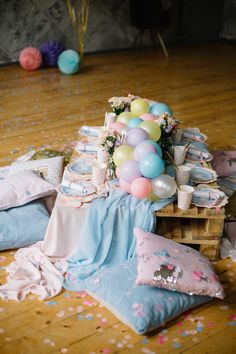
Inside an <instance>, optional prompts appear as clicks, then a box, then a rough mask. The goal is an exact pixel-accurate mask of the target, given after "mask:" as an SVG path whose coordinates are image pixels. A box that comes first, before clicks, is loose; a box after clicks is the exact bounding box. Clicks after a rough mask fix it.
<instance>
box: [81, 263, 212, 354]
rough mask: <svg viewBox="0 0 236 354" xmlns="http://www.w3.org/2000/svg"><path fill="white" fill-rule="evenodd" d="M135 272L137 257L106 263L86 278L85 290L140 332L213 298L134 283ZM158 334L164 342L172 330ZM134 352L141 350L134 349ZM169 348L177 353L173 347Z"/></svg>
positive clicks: (127, 324) (151, 329)
mask: <svg viewBox="0 0 236 354" xmlns="http://www.w3.org/2000/svg"><path fill="white" fill-rule="evenodd" d="M145 259H146V257H145V258H144V260H145ZM136 276H137V259H136V258H131V259H129V260H128V261H125V262H124V263H122V264H119V265H115V266H113V267H109V269H107V268H105V267H103V269H102V270H101V271H98V272H96V273H95V274H94V275H92V276H91V277H89V278H87V279H86V280H85V283H86V288H85V290H86V292H87V293H88V294H89V295H91V296H93V297H94V299H95V300H96V301H99V302H100V303H101V304H102V305H103V306H105V307H106V308H108V310H110V311H111V312H112V313H113V314H114V316H116V317H117V318H118V319H119V320H120V321H122V322H124V323H125V325H126V326H129V327H131V328H132V329H133V330H134V331H135V332H136V333H138V334H145V333H147V332H149V331H153V330H154V329H157V328H159V327H161V326H162V327H163V324H165V323H166V322H168V321H170V320H172V319H173V318H176V317H178V316H179V315H180V314H181V313H183V312H186V311H188V310H190V309H191V308H193V307H196V306H199V305H200V304H203V303H206V302H209V301H210V300H211V298H210V297H206V296H194V295H188V294H184V293H182V292H177V291H175V292H174V291H169V290H165V289H159V288H157V287H151V286H135V279H136ZM194 317H195V316H194ZM194 317H192V318H194ZM183 332H184V331H183ZM185 332H187V331H185ZM181 333H182V330H181ZM159 335H160V336H159V337H158V338H159V340H158V341H159V343H161V344H163V343H164V339H165V341H166V340H167V339H168V336H167V335H169V333H168V334H167V335H166V334H165V335H164V334H163V335H161V332H160V333H159ZM140 338H141V337H140ZM148 338H149V337H148ZM169 338H170V336H169ZM161 339H163V341H161ZM141 340H142V339H141ZM146 342H148V339H147V340H146ZM169 342H170V340H169ZM169 342H168V343H169ZM168 343H167V345H168ZM167 345H166V346H165V347H167ZM143 347H144V345H143ZM159 347H160V346H159V345H158V348H159ZM162 348H163V351H162V350H161V349H162ZM162 348H160V350H159V351H158V352H159V353H161V352H162V353H163V352H164V351H165V348H164V346H162ZM103 352H105V351H103ZM134 352H136V353H137V352H138V351H137V350H133V353H134ZM142 352H143V353H151V350H150V349H149V348H147V347H146V348H143V350H142ZM155 352H157V351H155ZM170 352H172V353H174V350H170ZM152 353H153V351H152Z"/></svg>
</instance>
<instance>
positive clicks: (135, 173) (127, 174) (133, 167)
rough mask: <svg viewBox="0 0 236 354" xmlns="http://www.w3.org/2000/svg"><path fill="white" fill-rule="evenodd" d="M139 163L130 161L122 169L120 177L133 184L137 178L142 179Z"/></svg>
mask: <svg viewBox="0 0 236 354" xmlns="http://www.w3.org/2000/svg"><path fill="white" fill-rule="evenodd" d="M141 176H142V174H141V172H140V170H139V163H138V162H137V161H134V160H128V161H126V162H124V163H123V165H122V166H121V169H120V177H121V179H123V180H124V181H126V182H129V183H131V182H133V181H134V180H135V179H136V178H138V177H141Z"/></svg>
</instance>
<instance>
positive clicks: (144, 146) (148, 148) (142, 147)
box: [134, 140, 157, 161]
mask: <svg viewBox="0 0 236 354" xmlns="http://www.w3.org/2000/svg"><path fill="white" fill-rule="evenodd" d="M151 152H152V153H154V154H156V153H157V150H156V148H155V146H154V145H153V144H151V143H150V140H144V141H142V142H141V143H140V144H138V145H137V146H136V148H135V149H134V159H135V160H136V161H141V160H142V159H143V158H144V157H145V156H146V155H148V154H150V153H151Z"/></svg>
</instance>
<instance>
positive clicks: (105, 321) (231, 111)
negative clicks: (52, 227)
mask: <svg viewBox="0 0 236 354" xmlns="http://www.w3.org/2000/svg"><path fill="white" fill-rule="evenodd" d="M235 63H236V47H235V46H233V45H230V44H227V43H216V44H212V43H210V44H205V45H195V46H185V47H183V46H176V47H175V48H172V50H171V49H170V58H169V59H166V58H165V57H164V55H163V53H162V52H161V50H160V51H157V52H153V51H152V50H142V51H141V53H140V56H139V57H138V58H137V59H135V58H134V53H133V52H128V51H127V52H119V53H111V54H99V55H94V56H87V57H85V64H84V67H83V68H82V69H81V71H80V73H79V74H78V75H74V76H65V75H62V74H61V73H60V72H59V71H58V70H57V69H56V68H55V69H41V70H39V71H36V72H26V71H24V70H22V69H21V68H20V67H19V66H17V65H16V66H10V67H1V68H0V165H1V166H4V165H7V164H9V163H10V162H12V161H13V160H14V159H16V158H17V157H18V156H20V155H22V154H23V153H25V152H27V151H29V150H31V149H34V148H39V147H50V148H57V149H58V148H61V149H70V148H71V147H73V143H74V142H75V141H76V138H77V131H78V128H79V127H80V126H81V125H83V124H90V125H91V124H92V125H96V124H101V123H102V122H103V119H104V113H105V111H108V110H109V106H108V105H107V100H108V98H109V97H111V96H122V95H127V94H128V93H133V94H137V95H140V96H142V97H147V98H150V99H153V100H157V101H160V102H166V103H169V104H170V106H171V107H172V109H173V111H174V113H175V116H176V117H177V118H179V119H180V120H181V121H182V122H183V124H182V126H185V127H188V126H192V127H194V126H197V127H199V128H201V130H202V131H203V132H204V133H205V134H207V135H208V137H209V146H210V149H211V150H216V149H232V150H236V113H235V112H236V65H235ZM13 257H14V252H1V253H0V266H1V268H0V280H1V282H2V283H4V281H5V276H6V273H5V271H4V266H5V265H7V264H9V262H10V261H11V260H12V259H13ZM215 266H216V269H217V271H218V273H219V275H220V278H221V280H222V282H223V283H224V286H225V290H226V293H227V297H226V299H225V300H224V301H212V302H211V303H210V304H208V305H206V306H202V307H200V308H197V309H195V310H193V311H192V312H191V313H188V314H185V315H183V316H180V317H179V318H177V319H176V320H174V321H172V322H171V323H169V324H167V325H166V327H165V328H164V329H160V330H158V331H157V332H155V333H154V334H152V335H148V336H139V335H137V334H135V333H134V332H132V331H131V330H130V329H129V328H128V327H126V326H125V325H124V324H122V323H121V322H119V321H118V320H117V319H116V317H114V316H113V315H112V314H111V313H110V312H109V311H108V310H107V309H106V308H104V307H101V306H100V305H99V304H98V303H96V302H95V301H93V300H92V298H90V297H88V296H86V294H85V293H73V292H69V291H64V292H63V293H62V294H60V295H59V296H57V297H55V298H54V299H51V300H50V301H45V302H42V301H38V300H37V298H36V296H32V295H31V296H28V298H27V300H25V301H24V302H22V303H16V302H12V301H10V302H4V301H1V300H0V301H1V303H0V353H1V354H2V353H11V354H13V353H14V354H15V353H17V354H18V353H22V354H31V353H76V354H95V353H96V354H97V353H102V354H110V353H135V354H136V353H150V354H151V353H188V354H190V353H193V354H195V353H197V354H202V353H214V354H217V353H221V354H222V353H227V354H231V353H235V352H236V263H232V262H231V261H229V260H220V261H218V262H216V263H215Z"/></svg>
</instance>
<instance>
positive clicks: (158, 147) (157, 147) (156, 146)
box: [147, 140, 162, 157]
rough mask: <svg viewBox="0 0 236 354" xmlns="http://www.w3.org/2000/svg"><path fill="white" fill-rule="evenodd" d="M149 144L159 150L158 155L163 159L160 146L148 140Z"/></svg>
mask: <svg viewBox="0 0 236 354" xmlns="http://www.w3.org/2000/svg"><path fill="white" fill-rule="evenodd" d="M147 142H149V143H150V144H152V145H154V146H155V148H156V150H157V153H158V154H159V155H160V156H161V157H162V149H161V147H160V145H159V144H158V143H156V142H155V141H154V140H147Z"/></svg>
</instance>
